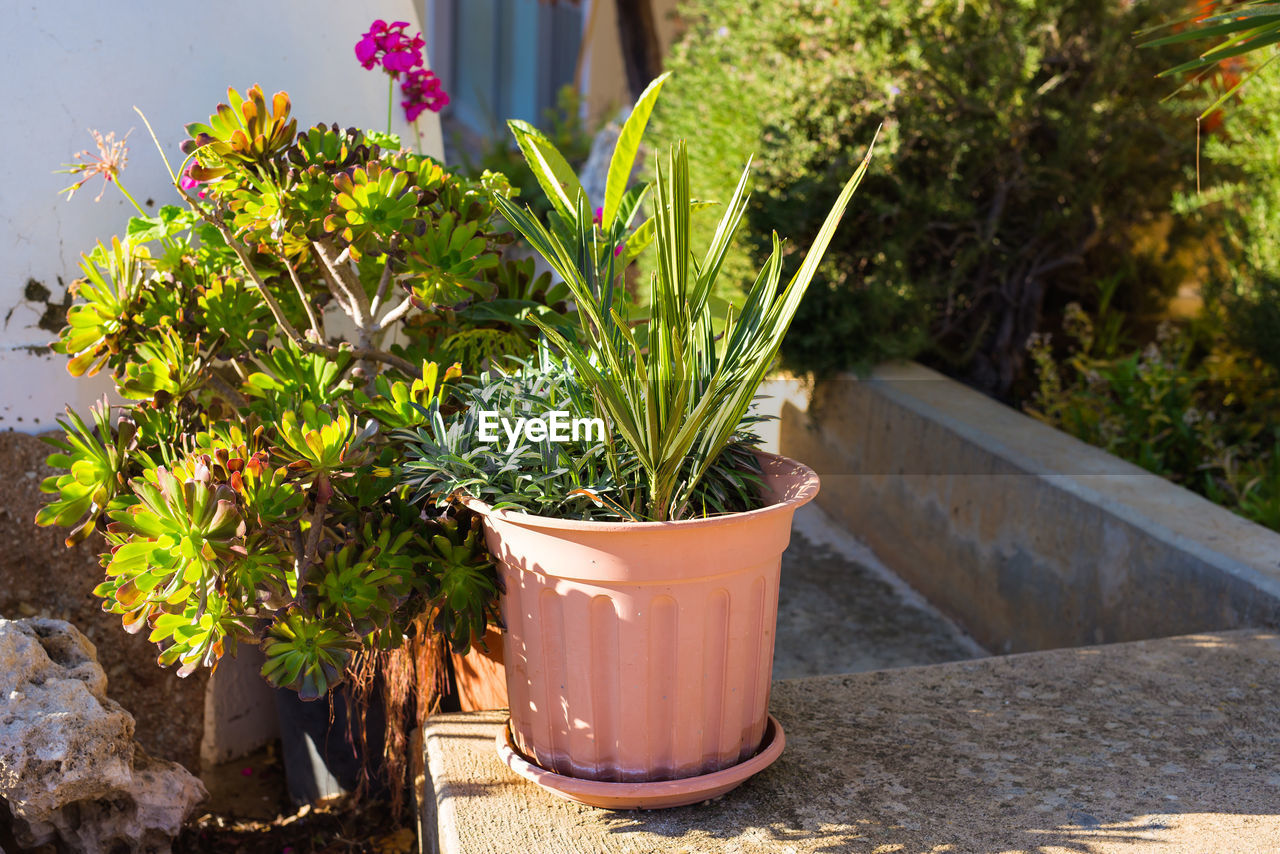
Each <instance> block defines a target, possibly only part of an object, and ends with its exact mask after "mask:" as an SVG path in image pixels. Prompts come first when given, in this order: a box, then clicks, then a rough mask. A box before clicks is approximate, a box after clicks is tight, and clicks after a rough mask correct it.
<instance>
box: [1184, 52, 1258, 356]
mask: <svg viewBox="0 0 1280 854" xmlns="http://www.w3.org/2000/svg"><path fill="white" fill-rule="evenodd" d="M1277 100H1280V76H1277V75H1275V74H1267V75H1262V76H1260V77H1258V78H1256V79H1255V80H1254V81H1253V82H1252V83H1251V84H1250V85H1249V86H1248V87H1247V88H1245V89H1243V90H1242V91H1241V94H1240V99H1239V101H1238V102H1237V104H1236V105H1235V106H1234V107H1233V108H1232V110H1231V112H1230V113H1229V114H1228V115H1227V116H1226V117H1225V124H1224V129H1225V130H1226V133H1225V134H1221V135H1214V136H1211V137H1209V138H1208V139H1206V141H1205V144H1204V152H1203V156H1202V164H1203V166H1202V168H1203V173H1204V174H1203V181H1204V192H1203V193H1200V194H1190V193H1189V194H1187V195H1185V196H1184V197H1182V198H1180V199H1179V208H1180V209H1181V210H1183V211H1184V212H1190V213H1194V214H1196V215H1197V216H1199V217H1200V218H1201V219H1202V220H1203V221H1204V222H1205V223H1206V225H1212V226H1214V227H1216V228H1218V229H1220V233H1221V244H1220V247H1219V248H1220V253H1219V254H1218V256H1217V258H1216V259H1215V263H1213V264H1211V265H1210V267H1209V270H1208V276H1207V281H1206V282H1205V286H1204V289H1203V291H1204V297H1205V301H1206V303H1207V305H1208V307H1209V308H1210V310H1211V311H1214V312H1219V311H1220V312H1221V313H1222V314H1223V316H1224V318H1225V321H1226V325H1227V331H1228V334H1229V335H1230V337H1231V339H1232V340H1233V341H1235V342H1236V343H1238V344H1239V345H1240V346H1242V347H1244V348H1245V349H1246V350H1248V351H1250V352H1252V353H1254V354H1256V355H1257V356H1258V357H1260V358H1262V359H1263V360H1265V361H1266V362H1267V364H1269V365H1270V366H1271V367H1272V368H1275V369H1277V370H1280V240H1278V239H1277V235H1280V112H1278V111H1277V110H1276V102H1277Z"/></svg>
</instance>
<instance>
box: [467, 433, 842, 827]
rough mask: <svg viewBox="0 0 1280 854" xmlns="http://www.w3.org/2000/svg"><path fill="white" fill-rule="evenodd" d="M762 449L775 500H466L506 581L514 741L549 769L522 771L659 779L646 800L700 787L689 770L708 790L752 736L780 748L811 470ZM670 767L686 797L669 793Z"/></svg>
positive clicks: (753, 741)
mask: <svg viewBox="0 0 1280 854" xmlns="http://www.w3.org/2000/svg"><path fill="white" fill-rule="evenodd" d="M760 461H761V464H762V466H763V468H764V473H765V479H764V480H765V488H766V490H767V491H768V493H769V497H770V498H771V499H772V503H771V504H770V505H769V506H766V507H764V508H761V509H759V510H753V511H750V512H747V513H735V514H730V515H726V516H717V517H712V518H707V519H693V520H686V521H680V522H637V523H629V522H618V523H613V522H582V521H571V520H563V519H549V518H543V517H540V516H530V515H527V514H522V513H513V512H509V511H495V510H493V509H492V508H490V507H488V506H487V505H484V504H482V503H481V502H471V506H472V507H473V509H475V510H476V511H477V512H479V513H481V514H482V515H483V517H484V523H485V536H486V540H487V542H488V545H489V549H490V550H491V551H492V552H493V554H494V555H495V556H497V558H498V562H499V571H500V572H501V573H502V577H503V580H504V582H505V584H506V593H505V595H504V596H503V600H502V614H503V618H504V620H505V621H506V624H507V631H506V632H505V635H504V658H505V662H506V669H507V690H508V696H509V699H510V709H511V723H510V736H511V738H510V742H511V745H512V747H513V748H514V750H515V751H518V752H519V754H521V755H523V757H524V758H525V759H527V760H529V761H531V762H532V763H534V764H535V765H536V766H539V767H540V768H541V769H543V770H544V771H548V772H551V774H549V775H548V774H544V775H538V776H539V777H540V779H535V776H534V775H530V774H527V775H526V776H529V777H530V779H534V780H535V782H538V783H539V785H547V782H546V780H547V778H551V777H557V776H559V777H565V778H577V779H585V780H594V781H602V782H614V783H623V784H637V783H644V784H650V783H662V784H663V785H662V786H661V787H658V788H654V791H655V792H657V791H659V789H660V790H661V792H662V793H664V799H663V802H662V803H660V804H655V805H661V806H672V805H675V804H676V803H689V802H691V800H699V799H701V798H700V797H698V794H699V793H698V786H699V785H700V783H699V780H700V779H701V780H703V781H705V780H710V779H712V777H713V775H714V780H712V782H714V783H715V784H716V786H717V789H716V791H717V793H718V792H719V791H723V790H724V788H725V787H724V783H725V780H726V775H724V774H722V773H720V772H724V771H725V770H726V769H730V768H735V767H739V766H742V767H743V768H744V770H746V769H747V768H748V767H749V768H750V770H749V772H748V773H746V774H745V775H744V776H742V779H746V777H747V776H750V774H751V773H755V772H756V771H759V770H761V767H763V766H759V763H755V765H750V766H748V765H747V764H746V763H748V760H751V759H752V757H754V756H756V754H757V753H758V752H760V751H761V748H762V746H764V747H770V746H771V745H774V744H776V746H777V751H776V752H774V756H775V757H776V753H778V752H781V737H782V733H781V729H780V728H779V727H775V726H770V725H769V715H768V710H769V687H770V676H771V671H772V668H773V644H774V630H775V624H776V622H777V614H778V578H779V570H780V567H781V560H782V553H783V551H784V550H785V549H786V547H787V544H788V543H789V541H790V538H791V519H792V516H793V515H794V513H795V511H796V508H798V507H800V506H801V505H803V504H805V503H807V502H808V501H810V500H811V499H812V498H813V497H814V496H815V495H816V494H817V492H818V477H817V475H815V474H814V473H813V471H812V470H811V469H809V468H808V467H806V466H804V465H801V464H800V463H797V462H795V461H794V460H789V459H786V458H785V457H778V456H774V455H772V454H760ZM775 728H776V729H777V733H776V734H775V735H773V736H772V737H771V745H762V741H763V740H764V739H765V735H766V729H768V730H769V732H770V733H773V731H774V729H775ZM513 756H514V754H513V755H512V756H504V759H506V760H507V761H508V764H509V765H512V767H513V768H516V764H514V762H515V760H514V758H513ZM766 764H767V763H766ZM756 766H759V767H756ZM517 770H519V769H517ZM730 776H732V775H730ZM678 780H686V781H690V782H689V787H688V792H687V798H688V799H685V800H681V799H680V798H679V797H675V798H673V797H672V791H673V789H672V786H671V785H670V781H678ZM741 781H742V780H741V779H740V780H737V781H736V782H741ZM736 782H735V783H733V784H734V785H736ZM552 788H554V787H552ZM606 788H607V787H606ZM675 788H677V789H679V788H680V787H678V786H677V787H675ZM708 791H709V789H708ZM558 793H559V794H561V795H563V796H565V797H571V798H573V799H575V800H583V801H584V802H587V803H598V804H600V805H604V806H617V805H618V802H617V801H616V799H614V800H612V801H608V802H606V801H607V799H605V800H601V799H599V798H597V799H596V800H595V801H593V800H591V799H590V798H583V797H575V796H574V795H573V794H572V793H570V792H567V791H564V790H560V791H558ZM637 797H638V798H639V799H640V800H643V798H642V797H640V796H637ZM690 799H691V800H690ZM633 800H635V799H634V798H633ZM632 805H633V806H644V805H645V804H643V803H632Z"/></svg>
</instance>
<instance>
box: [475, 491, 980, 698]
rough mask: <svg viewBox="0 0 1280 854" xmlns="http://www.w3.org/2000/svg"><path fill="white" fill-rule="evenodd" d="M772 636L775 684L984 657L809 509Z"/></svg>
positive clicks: (785, 563)
mask: <svg viewBox="0 0 1280 854" xmlns="http://www.w3.org/2000/svg"><path fill="white" fill-rule="evenodd" d="M774 638H775V640H774V653H773V678H774V679H775V680H777V679H797V678H801V677H805V676H824V675H826V674H829V673H860V672H862V671H864V670H883V669H886V668H889V667H909V666H911V665H915V664H941V663H942V662H944V661H958V660H960V659H966V658H982V657H984V656H986V655H987V652H986V651H985V650H984V649H982V647H980V646H978V644H976V643H975V642H974V641H973V640H972V639H971V638H969V637H968V636H967V635H965V634H964V632H962V631H961V630H960V629H959V628H957V627H956V626H955V624H953V623H952V622H950V621H949V620H948V619H947V618H946V617H944V616H943V615H942V614H939V613H938V611H937V609H936V608H934V607H933V606H932V605H930V604H929V603H928V602H926V601H925V600H924V599H923V597H921V596H919V595H918V594H917V593H916V592H915V591H914V590H912V589H911V588H909V587H907V586H906V585H905V584H903V583H902V581H901V580H900V579H899V578H898V577H897V576H895V575H893V574H892V573H891V572H889V570H888V569H887V568H886V567H885V566H884V565H883V564H881V563H880V562H879V561H878V560H877V559H876V556H875V555H874V554H872V553H871V552H870V550H868V549H867V548H866V547H865V546H863V545H862V544H861V543H859V542H858V541H857V540H855V539H854V538H853V537H851V536H849V534H848V533H847V532H846V531H845V530H844V529H843V528H841V527H839V526H838V525H835V524H833V523H832V521H831V518H830V517H829V516H827V514H826V513H825V512H823V510H822V509H821V508H820V507H818V506H817V505H814V504H809V505H807V506H805V507H801V508H800V509H799V510H797V511H796V516H795V524H794V525H793V526H792V530H791V545H789V546H788V547H787V550H786V551H785V552H783V554H782V579H781V584H780V586H779V590H778V624H777V633H776V634H775V635H774ZM498 705H501V706H505V705H506V703H505V702H503V703H500V704H498ZM487 708H494V706H488V707H487Z"/></svg>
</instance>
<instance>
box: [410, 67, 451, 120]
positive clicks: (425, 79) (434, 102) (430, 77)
mask: <svg viewBox="0 0 1280 854" xmlns="http://www.w3.org/2000/svg"><path fill="white" fill-rule="evenodd" d="M400 91H401V92H402V93H403V94H404V96H405V99H404V100H403V101H401V102H400V105H401V106H402V107H404V115H405V118H406V119H408V120H409V121H411V122H412V121H416V120H417V118H418V116H420V115H422V113H423V111H424V110H431V111H432V112H433V113H438V112H440V111H441V110H443V109H444V108H445V107H446V106H447V105H448V103H449V95H448V93H447V92H445V91H444V87H443V86H442V85H441V84H440V78H439V77H437V76H436V75H435V73H434V72H432V71H429V70H427V69H425V68H418V69H414V70H412V71H408V72H407V73H406V74H405V77H404V80H403V81H401V83H400Z"/></svg>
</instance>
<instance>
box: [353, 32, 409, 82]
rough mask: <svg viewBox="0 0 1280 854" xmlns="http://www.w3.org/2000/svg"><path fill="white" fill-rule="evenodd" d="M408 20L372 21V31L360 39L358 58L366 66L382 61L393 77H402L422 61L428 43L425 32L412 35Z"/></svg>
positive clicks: (384, 67)
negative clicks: (409, 32)
mask: <svg viewBox="0 0 1280 854" xmlns="http://www.w3.org/2000/svg"><path fill="white" fill-rule="evenodd" d="M408 29H409V22H408V21H395V22H394V23H390V24H388V23H387V22H386V21H383V20H377V21H374V22H373V23H372V24H370V25H369V31H368V32H367V33H365V34H364V35H363V36H361V37H360V41H358V42H356V59H358V60H359V61H360V64H361V65H363V66H364V67H365V68H366V69H372V68H373V67H374V66H375V65H379V64H381V65H382V69H383V70H384V71H386V72H387V73H388V74H390V75H391V76H392V77H399V76H400V75H401V74H403V73H406V72H408V71H410V70H412V69H414V68H417V67H418V66H420V65H422V62H423V59H422V48H423V46H424V45H425V44H426V42H425V41H423V39H422V33H418V34H417V35H416V36H414V37H413V38H410V37H409V35H408V33H407V32H406V31H407V30H408Z"/></svg>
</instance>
